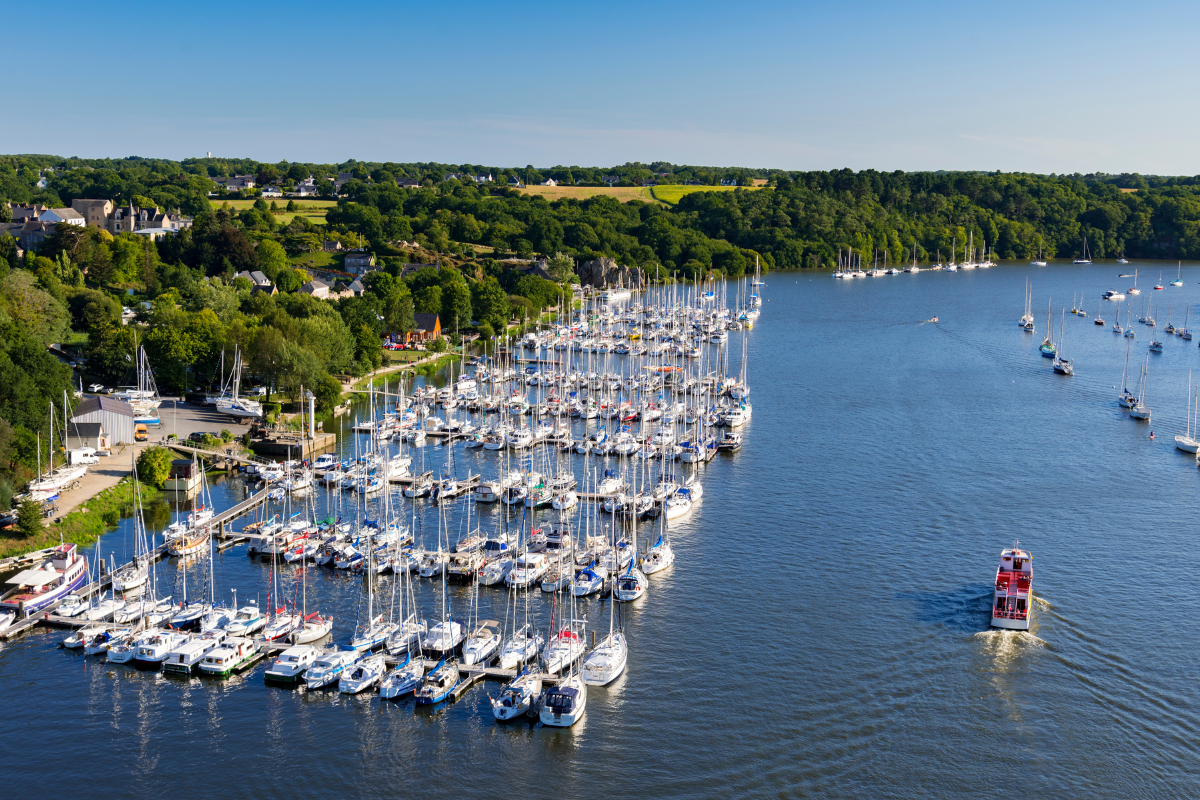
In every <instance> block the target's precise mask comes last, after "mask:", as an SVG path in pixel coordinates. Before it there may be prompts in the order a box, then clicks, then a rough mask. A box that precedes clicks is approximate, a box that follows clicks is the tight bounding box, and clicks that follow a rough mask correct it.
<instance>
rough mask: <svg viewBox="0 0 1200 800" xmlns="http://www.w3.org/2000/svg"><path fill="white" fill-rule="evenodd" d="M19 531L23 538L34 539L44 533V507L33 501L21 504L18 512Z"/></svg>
mask: <svg viewBox="0 0 1200 800" xmlns="http://www.w3.org/2000/svg"><path fill="white" fill-rule="evenodd" d="M17 530H19V531H20V532H21V535H22V536H25V537H27V538H32V537H34V536H37V535H38V534H39V533H41V532H42V507H41V506H40V505H38V504H37V503H35V502H33V501H32V500H26V501H25V502H24V503H21V509H20V510H19V511H18V512H17Z"/></svg>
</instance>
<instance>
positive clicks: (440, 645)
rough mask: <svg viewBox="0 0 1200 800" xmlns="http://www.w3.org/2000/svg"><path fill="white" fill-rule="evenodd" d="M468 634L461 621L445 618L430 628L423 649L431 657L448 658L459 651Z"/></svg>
mask: <svg viewBox="0 0 1200 800" xmlns="http://www.w3.org/2000/svg"><path fill="white" fill-rule="evenodd" d="M466 636H467V633H466V629H465V628H463V624H462V623H461V622H459V621H458V620H455V619H445V620H442V621H441V622H439V623H437V624H436V625H434V626H433V627H431V628H430V629H429V632H428V633H427V634H426V635H425V641H424V642H423V643H422V645H421V649H422V650H423V651H424V652H425V654H426V656H428V657H429V658H446V657H447V656H451V655H453V654H455V653H456V652H458V650H459V649H460V648H461V647H462V643H463V640H464V639H465V638H466Z"/></svg>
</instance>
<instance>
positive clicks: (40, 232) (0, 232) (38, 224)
mask: <svg viewBox="0 0 1200 800" xmlns="http://www.w3.org/2000/svg"><path fill="white" fill-rule="evenodd" d="M57 230H58V223H57V222H56V223H53V224H50V223H47V222H42V221H41V220H39V219H37V218H26V219H25V220H24V221H23V222H0V236H11V237H13V238H14V239H16V240H17V248H18V249H19V250H21V251H26V250H37V249H38V245H40V244H41V243H42V242H43V241H45V239H46V237H47V236H53V235H54V233H55V231H57Z"/></svg>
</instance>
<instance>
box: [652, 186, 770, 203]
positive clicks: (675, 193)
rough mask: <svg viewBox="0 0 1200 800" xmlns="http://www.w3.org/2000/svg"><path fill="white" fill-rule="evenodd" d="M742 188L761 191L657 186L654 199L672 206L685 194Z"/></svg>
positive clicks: (749, 187)
mask: <svg viewBox="0 0 1200 800" xmlns="http://www.w3.org/2000/svg"><path fill="white" fill-rule="evenodd" d="M737 188H742V189H747V190H753V189H759V188H761V187H759V186H742V187H737V186H667V185H664V186H655V187H654V189H653V192H654V198H655V199H656V200H660V201H662V202H664V203H668V204H670V205H675V204H676V203H678V202H679V201H680V199H681V198H682V197H683V196H684V195H685V194H693V193H695V192H732V191H733V190H734V189H737Z"/></svg>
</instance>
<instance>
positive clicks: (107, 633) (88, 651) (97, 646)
mask: <svg viewBox="0 0 1200 800" xmlns="http://www.w3.org/2000/svg"><path fill="white" fill-rule="evenodd" d="M131 640H132V634H131V633H130V630H129V628H106V629H105V630H103V631H99V632H97V633H95V634H93V635H91V636H88V637H86V638H84V640H83V652H84V655H89V656H99V655H104V654H105V653H106V652H107V651H108V648H109V646H110V645H118V644H123V643H125V642H128V641H131Z"/></svg>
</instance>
